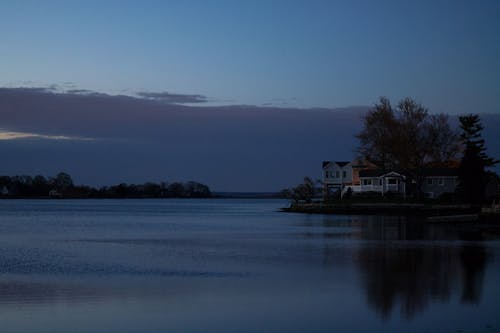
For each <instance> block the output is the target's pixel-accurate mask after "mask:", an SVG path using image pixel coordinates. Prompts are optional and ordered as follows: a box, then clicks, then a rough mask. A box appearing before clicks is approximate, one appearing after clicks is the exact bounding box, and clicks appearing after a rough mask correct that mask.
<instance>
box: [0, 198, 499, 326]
mask: <svg viewBox="0 0 500 333" xmlns="http://www.w3.org/2000/svg"><path fill="white" fill-rule="evenodd" d="M285 205H287V203H286V201H283V200H246V199H245V200H243V199H240V200H239V199H199V200H187V199H185V200H174V199H172V200H0V244H1V246H0V325H1V326H0V327H1V331H2V332H50V333H55V332H111V333H114V332H120V333H124V332H500V238H499V235H498V233H494V232H489V231H484V230H480V229H478V228H475V227H465V226H463V225H457V226H445V225H440V224H427V223H425V222H422V221H418V220H414V219H411V218H403V217H395V216H392V217H380V216H340V215H302V214H292V213H281V212H278V209H279V208H280V207H283V206H285Z"/></svg>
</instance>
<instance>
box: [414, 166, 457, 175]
mask: <svg viewBox="0 0 500 333" xmlns="http://www.w3.org/2000/svg"><path fill="white" fill-rule="evenodd" d="M423 175H424V176H425V177H454V176H458V168H429V169H424V171H423Z"/></svg>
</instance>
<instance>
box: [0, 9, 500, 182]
mask: <svg viewBox="0 0 500 333" xmlns="http://www.w3.org/2000/svg"><path fill="white" fill-rule="evenodd" d="M0 37H1V41H2V44H1V45H2V47H1V52H0V90H1V91H0V150H1V151H2V154H3V161H4V162H3V166H2V169H1V170H0V171H1V172H0V173H1V174H10V175H13V174H20V173H25V174H37V173H42V174H45V175H50V174H54V173H56V172H58V171H60V170H64V171H67V172H69V173H70V174H72V175H73V176H74V178H75V180H76V182H77V183H89V184H94V185H98V184H106V185H109V184H111V183H116V182H119V181H126V182H141V181H147V180H151V181H159V180H196V181H201V182H204V183H207V184H208V185H210V186H211V187H212V188H213V189H215V190H242V191H245V190H248V191H259V190H262V191H268V190H280V189H281V188H283V187H285V186H291V185H294V183H296V182H298V181H300V180H301V177H303V176H305V175H309V176H313V177H319V176H320V172H321V170H320V165H321V161H322V160H328V159H337V160H345V159H350V158H352V157H353V156H354V149H355V145H356V141H355V139H354V137H353V135H354V133H355V132H356V131H358V130H359V127H360V122H359V119H360V115H361V114H362V113H363V112H364V111H366V110H367V108H368V107H369V106H371V105H373V103H375V102H376V101H377V100H378V98H379V97H380V96H387V97H389V98H390V99H391V100H393V101H394V102H397V101H398V100H399V99H401V98H402V97H405V96H411V97H413V98H415V99H416V100H417V101H419V102H421V103H423V104H424V105H425V106H427V107H428V108H429V109H430V112H434V113H437V112H444V113H449V114H451V115H456V114H463V113H470V112H474V113H481V114H485V115H486V114H493V116H491V117H490V118H488V119H490V120H491V122H490V124H486V127H487V128H486V134H488V133H489V134H488V135H489V136H488V137H487V139H489V142H490V145H494V147H492V149H493V151H494V152H497V151H499V148H498V147H496V145H495V143H494V142H495V141H499V140H497V139H498V136H495V135H493V134H492V133H494V131H493V129H492V128H491V127H490V128H488V125H490V126H491V125H495V126H498V124H499V121H498V119H500V107H499V106H500V60H499V59H500V1H498V0H492V1H487V0H484V1H460V0H449V1H368V0H367V1H333V0H332V1H305V0H304V1H293V0H287V1H277V0H276V1H273V0H269V1H257V0H253V1H47V2H40V1H1V2H0ZM20 87H24V88H25V89H20ZM35 88H48V89H46V90H37V89H35ZM96 93H99V94H101V95H98V94H96ZM127 96H129V97H127ZM236 105H238V106H236ZM242 105H245V107H242ZM317 108H321V110H320V109H317ZM339 108H341V109H339ZM492 141H493V142H492ZM487 143H488V142H487ZM495 149H496V150H495ZM497 157H498V155H497Z"/></svg>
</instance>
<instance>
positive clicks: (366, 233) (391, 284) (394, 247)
mask: <svg viewBox="0 0 500 333" xmlns="http://www.w3.org/2000/svg"><path fill="white" fill-rule="evenodd" d="M358 227H359V229H358V230H359V234H357V235H356V234H353V237H360V238H361V239H362V240H364V241H363V242H362V243H361V244H362V245H360V249H359V251H358V252H357V255H356V256H355V260H356V261H357V266H358V267H359V271H360V275H361V276H360V278H361V281H362V285H363V286H362V287H363V289H364V290H365V292H366V297H367V302H368V304H369V305H370V306H371V307H373V308H374V309H375V310H376V311H377V312H378V313H380V315H381V317H382V318H385V319H388V318H389V317H390V316H391V313H392V311H393V310H394V309H396V308H397V306H398V305H400V309H401V315H402V317H404V318H406V319H412V318H413V317H414V316H415V315H416V314H417V313H419V312H422V311H423V310H424V309H425V308H426V307H427V306H428V305H429V304H430V303H432V302H448V301H449V300H450V298H452V297H455V296H458V297H459V299H461V302H463V303H479V302H480V300H481V291H482V285H483V277H484V272H485V268H486V265H487V263H488V255H487V251H486V249H485V247H484V245H483V244H482V240H483V236H482V234H481V233H480V232H475V231H472V230H465V229H463V230H461V231H457V230H456V228H455V229H454V228H447V227H445V226H439V225H432V224H427V223H425V222H422V221H420V222H419V221H408V220H405V219H403V218H398V217H389V218H387V217H370V220H369V221H363V222H360V223H359V225H358Z"/></svg>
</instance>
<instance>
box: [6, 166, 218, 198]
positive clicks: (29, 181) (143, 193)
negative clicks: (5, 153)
mask: <svg viewBox="0 0 500 333" xmlns="http://www.w3.org/2000/svg"><path fill="white" fill-rule="evenodd" d="M0 196H1V197H3V198H208V197H211V196H212V192H211V191H210V188H209V187H208V186H206V185H204V184H200V183H197V182H192V181H190V182H185V183H181V182H173V183H166V182H161V183H159V184H157V183H151V182H148V183H144V184H140V185H136V184H125V183H121V184H118V185H114V186H104V187H100V188H94V187H91V186H85V185H80V186H76V185H74V184H73V180H72V179H71V176H70V175H68V174H67V173H64V172H60V173H59V174H57V176H55V177H48V178H46V177H44V176H41V175H38V176H35V177H31V176H14V177H8V176H0Z"/></svg>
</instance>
